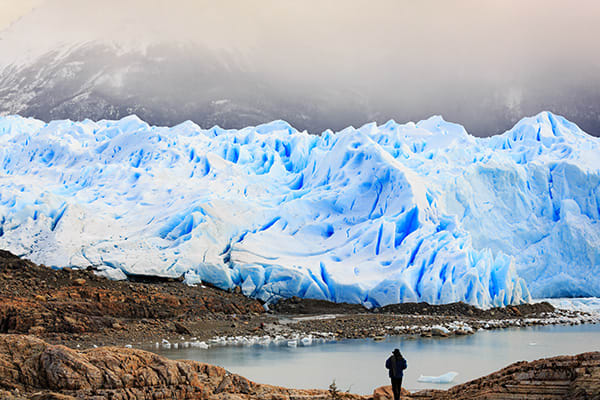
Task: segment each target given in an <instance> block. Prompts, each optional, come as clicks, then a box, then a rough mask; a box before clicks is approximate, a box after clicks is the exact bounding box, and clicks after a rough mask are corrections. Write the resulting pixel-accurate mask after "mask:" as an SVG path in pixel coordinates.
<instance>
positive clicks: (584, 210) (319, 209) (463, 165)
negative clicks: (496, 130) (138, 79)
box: [0, 112, 600, 307]
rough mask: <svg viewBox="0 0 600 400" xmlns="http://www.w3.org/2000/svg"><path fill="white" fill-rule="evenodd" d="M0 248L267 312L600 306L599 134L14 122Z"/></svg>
mask: <svg viewBox="0 0 600 400" xmlns="http://www.w3.org/2000/svg"><path fill="white" fill-rule="evenodd" d="M0 145H1V147H0V161H1V167H0V248H4V249H7V250H10V251H12V252H14V253H16V254H19V255H21V256H24V257H26V258H29V259H31V260H32V261H35V262H38V263H44V264H45V265H48V266H51V267H65V266H72V267H86V266H90V265H91V266H95V267H96V268H97V269H98V271H99V273H100V274H103V275H105V276H108V277H111V278H115V279H122V278H125V277H126V275H127V274H149V275H150V274H151V275H160V276H171V277H179V276H182V275H183V276H184V278H185V281H186V282H187V283H189V284H197V283H200V282H209V283H211V284H213V285H216V286H218V287H220V288H223V289H232V288H234V287H238V286H239V287H240V288H241V290H242V292H243V293H244V294H246V295H248V296H252V297H255V298H259V299H261V300H263V301H265V302H272V301H276V300H277V299H279V298H281V297H291V296H299V297H306V298H314V299H326V300H331V301H335V302H351V303H362V304H364V305H366V306H368V307H377V306H382V305H386V304H390V303H399V302H414V301H427V302H429V303H433V304H439V303H448V302H454V301H465V302H467V303H470V304H473V305H477V306H481V307H489V306H499V305H506V304H518V303H522V302H528V301H530V300H531V298H532V297H534V298H542V297H571V296H600V279H598V278H597V277H598V276H600V224H599V219H600V148H599V145H600V141H599V139H597V138H595V137H592V136H590V135H588V134H586V133H585V132H583V131H581V130H580V129H579V128H578V127H577V126H576V125H575V124H573V123H571V122H569V121H567V120H566V119H564V118H562V117H560V116H557V115H554V114H552V113H550V112H542V113H540V114H538V115H537V116H534V117H530V118H524V119H523V120H521V121H520V122H518V123H517V124H516V125H515V126H514V128H512V129H511V130H509V131H507V132H505V133H503V134H500V135H496V136H492V137H489V138H477V137H474V136H471V135H469V134H468V133H467V132H466V131H465V129H464V128H463V127H462V126H460V125H457V124H454V123H450V122H446V121H444V120H443V119H442V118H441V117H439V116H435V117H431V118H429V119H427V120H424V121H420V122H418V123H412V122H410V123H406V124H398V123H396V122H394V121H389V122H387V123H386V124H383V125H377V124H375V123H370V124H366V125H364V126H362V127H361V128H359V129H355V128H352V127H349V128H346V129H344V130H342V131H340V132H332V131H325V132H323V133H322V134H321V135H311V134H308V133H307V132H299V131H297V130H295V129H294V128H293V127H292V126H290V125H289V124H287V123H286V122H284V121H273V122H271V123H267V124H264V125H260V126H256V127H247V128H243V129H239V130H226V129H222V128H219V127H213V128H211V129H202V128H200V127H199V126H198V125H196V124H194V123H192V122H190V121H187V122H184V123H182V124H180V125H177V126H173V127H154V126H150V125H148V124H147V123H145V122H144V121H142V120H140V119H139V118H137V117H136V116H129V117H126V118H123V119H121V120H118V121H110V120H101V121H96V122H94V121H91V120H84V121H80V122H74V121H70V120H61V121H51V122H49V123H46V122H43V121H39V120H36V119H31V118H23V117H20V116H6V117H0Z"/></svg>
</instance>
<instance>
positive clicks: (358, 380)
mask: <svg viewBox="0 0 600 400" xmlns="http://www.w3.org/2000/svg"><path fill="white" fill-rule="evenodd" d="M395 347H398V348H400V350H401V351H402V353H403V354H404V356H405V357H406V359H407V360H408V369H407V371H406V373H405V378H404V384H403V386H404V387H406V388H407V389H410V390H415V389H423V388H439V389H445V388H448V387H450V386H452V385H453V384H457V383H462V382H466V381H469V380H471V379H474V378H477V377H480V376H482V375H487V374H488V373H490V372H493V371H496V370H498V369H501V368H503V367H505V366H507V365H508V364H510V363H513V362H515V361H520V360H535V359H538V358H543V357H551V356H555V355H562V354H577V353H583V352H586V351H599V350H600V325H576V326H545V327H530V328H511V329H503V330H496V331H484V332H478V333H476V334H475V335H471V336H459V337H452V338H446V339H432V338H420V337H419V338H409V337H390V338H387V339H386V340H384V341H380V342H375V341H373V340H370V339H364V340H363V339H360V340H343V341H339V342H335V343H326V344H314V345H312V346H306V347H302V346H299V347H294V348H293V347H288V346H275V345H270V346H266V347H265V346H248V347H243V346H229V347H211V348H210V349H207V350H201V349H190V348H188V349H179V350H175V349H171V350H165V349H159V350H153V351H155V352H157V353H159V354H162V355H164V356H166V357H169V358H173V359H189V360H197V361H202V362H207V363H210V364H215V365H219V366H222V367H224V368H226V369H227V370H229V371H231V372H234V373H237V374H240V375H243V376H245V377H247V378H249V379H251V380H253V381H256V382H261V383H269V384H273V385H278V386H286V387H295V388H321V389H326V388H327V387H328V386H329V384H330V383H331V381H332V380H333V379H335V381H336V383H337V386H338V388H340V389H342V390H347V389H349V390H350V391H352V392H354V393H361V394H368V393H372V391H373V389H374V388H376V387H378V386H382V385H387V384H389V380H388V378H387V370H386V369H385V367H384V363H385V360H386V358H387V357H388V356H389V355H390V353H391V351H392V350H393V349H394V348H395ZM449 371H456V372H458V374H459V375H458V376H457V377H456V379H455V380H454V383H453V384H446V385H440V384H431V383H421V382H417V379H418V378H419V375H441V374H444V373H446V372H449Z"/></svg>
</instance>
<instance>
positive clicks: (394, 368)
mask: <svg viewBox="0 0 600 400" xmlns="http://www.w3.org/2000/svg"><path fill="white" fill-rule="evenodd" d="M385 367H386V368H387V369H389V370H390V378H402V377H403V376H404V372H403V371H404V370H405V369H406V360H405V359H404V357H402V356H400V357H396V356H390V358H388V359H387V361H386V362H385Z"/></svg>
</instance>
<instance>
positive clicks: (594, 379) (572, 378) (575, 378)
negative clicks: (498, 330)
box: [410, 352, 600, 400]
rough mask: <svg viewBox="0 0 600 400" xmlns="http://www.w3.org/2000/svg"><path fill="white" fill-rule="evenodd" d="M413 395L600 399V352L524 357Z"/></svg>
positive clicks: (447, 399)
mask: <svg viewBox="0 0 600 400" xmlns="http://www.w3.org/2000/svg"><path fill="white" fill-rule="evenodd" d="M410 398H411V399H431V400H433V399H435V400H460V399H486V400H495V399H498V400H500V399H503V400H504V399H548V400H554V399H556V400H559V399H561V400H562V399H569V400H584V399H585V400H588V399H594V400H600V352H592V353H583V354H579V355H576V356H559V357H553V358H545V359H541V360H536V361H532V362H526V361H521V362H518V363H515V364H512V365H510V366H508V367H506V368H504V369H502V370H500V371H498V372H494V373H493V374H490V375H488V376H485V377H483V378H479V379H476V380H473V381H470V382H467V383H464V384H461V385H456V386H454V387H452V388H450V389H448V390H446V391H441V390H424V391H420V392H417V393H413V394H412V395H411V397H410Z"/></svg>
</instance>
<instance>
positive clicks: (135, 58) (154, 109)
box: [0, 42, 372, 133]
mask: <svg viewBox="0 0 600 400" xmlns="http://www.w3.org/2000/svg"><path fill="white" fill-rule="evenodd" d="M357 99H359V96H356V95H355V94H354V93H353V92H352V91H351V90H335V91H334V90H332V91H328V90H327V88H323V90H322V91H321V92H320V93H316V94H315V93H310V92H308V91H306V90H303V89H293V90H291V89H290V88H289V87H288V88H284V89H282V85H281V83H280V82H278V81H277V80H273V79H272V78H271V77H268V76H263V75H262V72H261V71H257V70H255V69H254V67H253V64H252V63H251V62H249V61H248V60H245V58H244V57H243V56H242V55H240V54H238V53H236V54H233V53H231V52H227V51H225V50H223V51H215V50H208V49H206V48H203V47H201V46H198V45H194V44H187V45H184V44H156V45H148V46H143V47H142V46H138V47H128V48H124V47H121V46H117V45H114V44H109V43H102V42H90V43H84V44H78V45H73V46H63V47H60V46H59V47H57V48H56V50H54V51H49V52H47V53H44V54H43V55H40V56H37V57H35V58H33V59H32V60H28V61H26V62H20V63H13V64H8V65H7V66H5V67H4V68H3V69H2V70H0V115H11V114H19V115H22V116H31V117H35V118H39V119H43V120H46V121H49V120H56V119H72V120H82V119H85V118H92V119H119V118H122V117H125V116H128V115H131V114H136V115H138V116H140V117H141V118H143V119H144V120H146V121H148V122H149V123H152V124H156V125H165V126H167V125H176V124H178V123H180V122H183V121H186V120H193V121H196V122H198V123H200V124H201V125H202V126H204V127H212V126H214V125H219V126H223V127H228V128H242V127H244V126H248V125H257V124H261V123H264V122H268V121H272V120H275V119H279V118H284V119H286V120H288V121H290V122H291V123H293V124H295V125H297V126H300V127H302V129H310V130H311V131H312V132H316V133H320V132H322V131H323V130H325V129H327V127H330V126H346V124H347V122H351V123H352V122H360V121H367V120H370V119H372V118H371V117H372V115H370V114H369V113H368V110H367V109H366V108H365V107H364V104H363V102H362V101H359V100H357ZM325 105H326V106H325Z"/></svg>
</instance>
